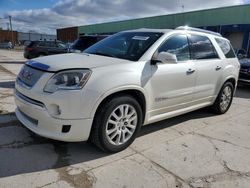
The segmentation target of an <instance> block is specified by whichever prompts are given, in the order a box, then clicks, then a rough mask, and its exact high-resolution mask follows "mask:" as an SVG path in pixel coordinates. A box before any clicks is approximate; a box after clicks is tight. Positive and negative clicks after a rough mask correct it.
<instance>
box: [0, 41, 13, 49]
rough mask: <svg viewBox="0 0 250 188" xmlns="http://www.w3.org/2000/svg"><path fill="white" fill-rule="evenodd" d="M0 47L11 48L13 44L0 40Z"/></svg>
mask: <svg viewBox="0 0 250 188" xmlns="http://www.w3.org/2000/svg"><path fill="white" fill-rule="evenodd" d="M0 48H1V49H12V48H13V45H12V43H11V42H2V43H0Z"/></svg>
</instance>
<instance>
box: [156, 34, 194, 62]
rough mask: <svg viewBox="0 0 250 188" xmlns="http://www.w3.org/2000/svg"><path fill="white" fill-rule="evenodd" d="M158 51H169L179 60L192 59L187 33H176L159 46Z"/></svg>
mask: <svg viewBox="0 0 250 188" xmlns="http://www.w3.org/2000/svg"><path fill="white" fill-rule="evenodd" d="M158 52H159V53H160V52H168V53H171V54H174V55H176V58H177V61H187V60H190V52H189V44H188V38H187V36H186V35H176V36H173V37H171V38H169V39H168V40H167V41H166V42H164V43H163V45H162V46H161V47H160V48H159V50H158Z"/></svg>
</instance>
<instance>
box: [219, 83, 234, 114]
mask: <svg viewBox="0 0 250 188" xmlns="http://www.w3.org/2000/svg"><path fill="white" fill-rule="evenodd" d="M232 92H233V91H232V88H231V87H229V86H226V87H225V88H224V89H223V91H222V94H221V100H220V108H221V110H222V111H226V110H227V108H228V106H229V105H230V103H231V100H232Z"/></svg>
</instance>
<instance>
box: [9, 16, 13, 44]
mask: <svg viewBox="0 0 250 188" xmlns="http://www.w3.org/2000/svg"><path fill="white" fill-rule="evenodd" d="M9 20H10V31H11V42H12V45H13V46H14V38H13V30H12V22H11V16H9Z"/></svg>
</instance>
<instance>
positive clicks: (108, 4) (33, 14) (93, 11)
mask: <svg viewBox="0 0 250 188" xmlns="http://www.w3.org/2000/svg"><path fill="white" fill-rule="evenodd" d="M249 3H250V0H206V1H204V0H0V18H1V19H0V27H3V28H6V27H7V24H6V23H7V21H8V20H7V17H8V15H11V16H12V18H13V28H14V29H15V30H18V31H25V32H27V31H29V30H34V31H36V32H40V33H50V34H55V33H56V28H62V27H69V26H78V25H89V24H95V23H102V22H109V21H118V20H127V19H133V18H141V17H148V16H156V15H163V14H172V13H178V12H182V11H185V12H186V11H193V10H200V9H208V8H215V7H224V6H233V5H241V4H249Z"/></svg>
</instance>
